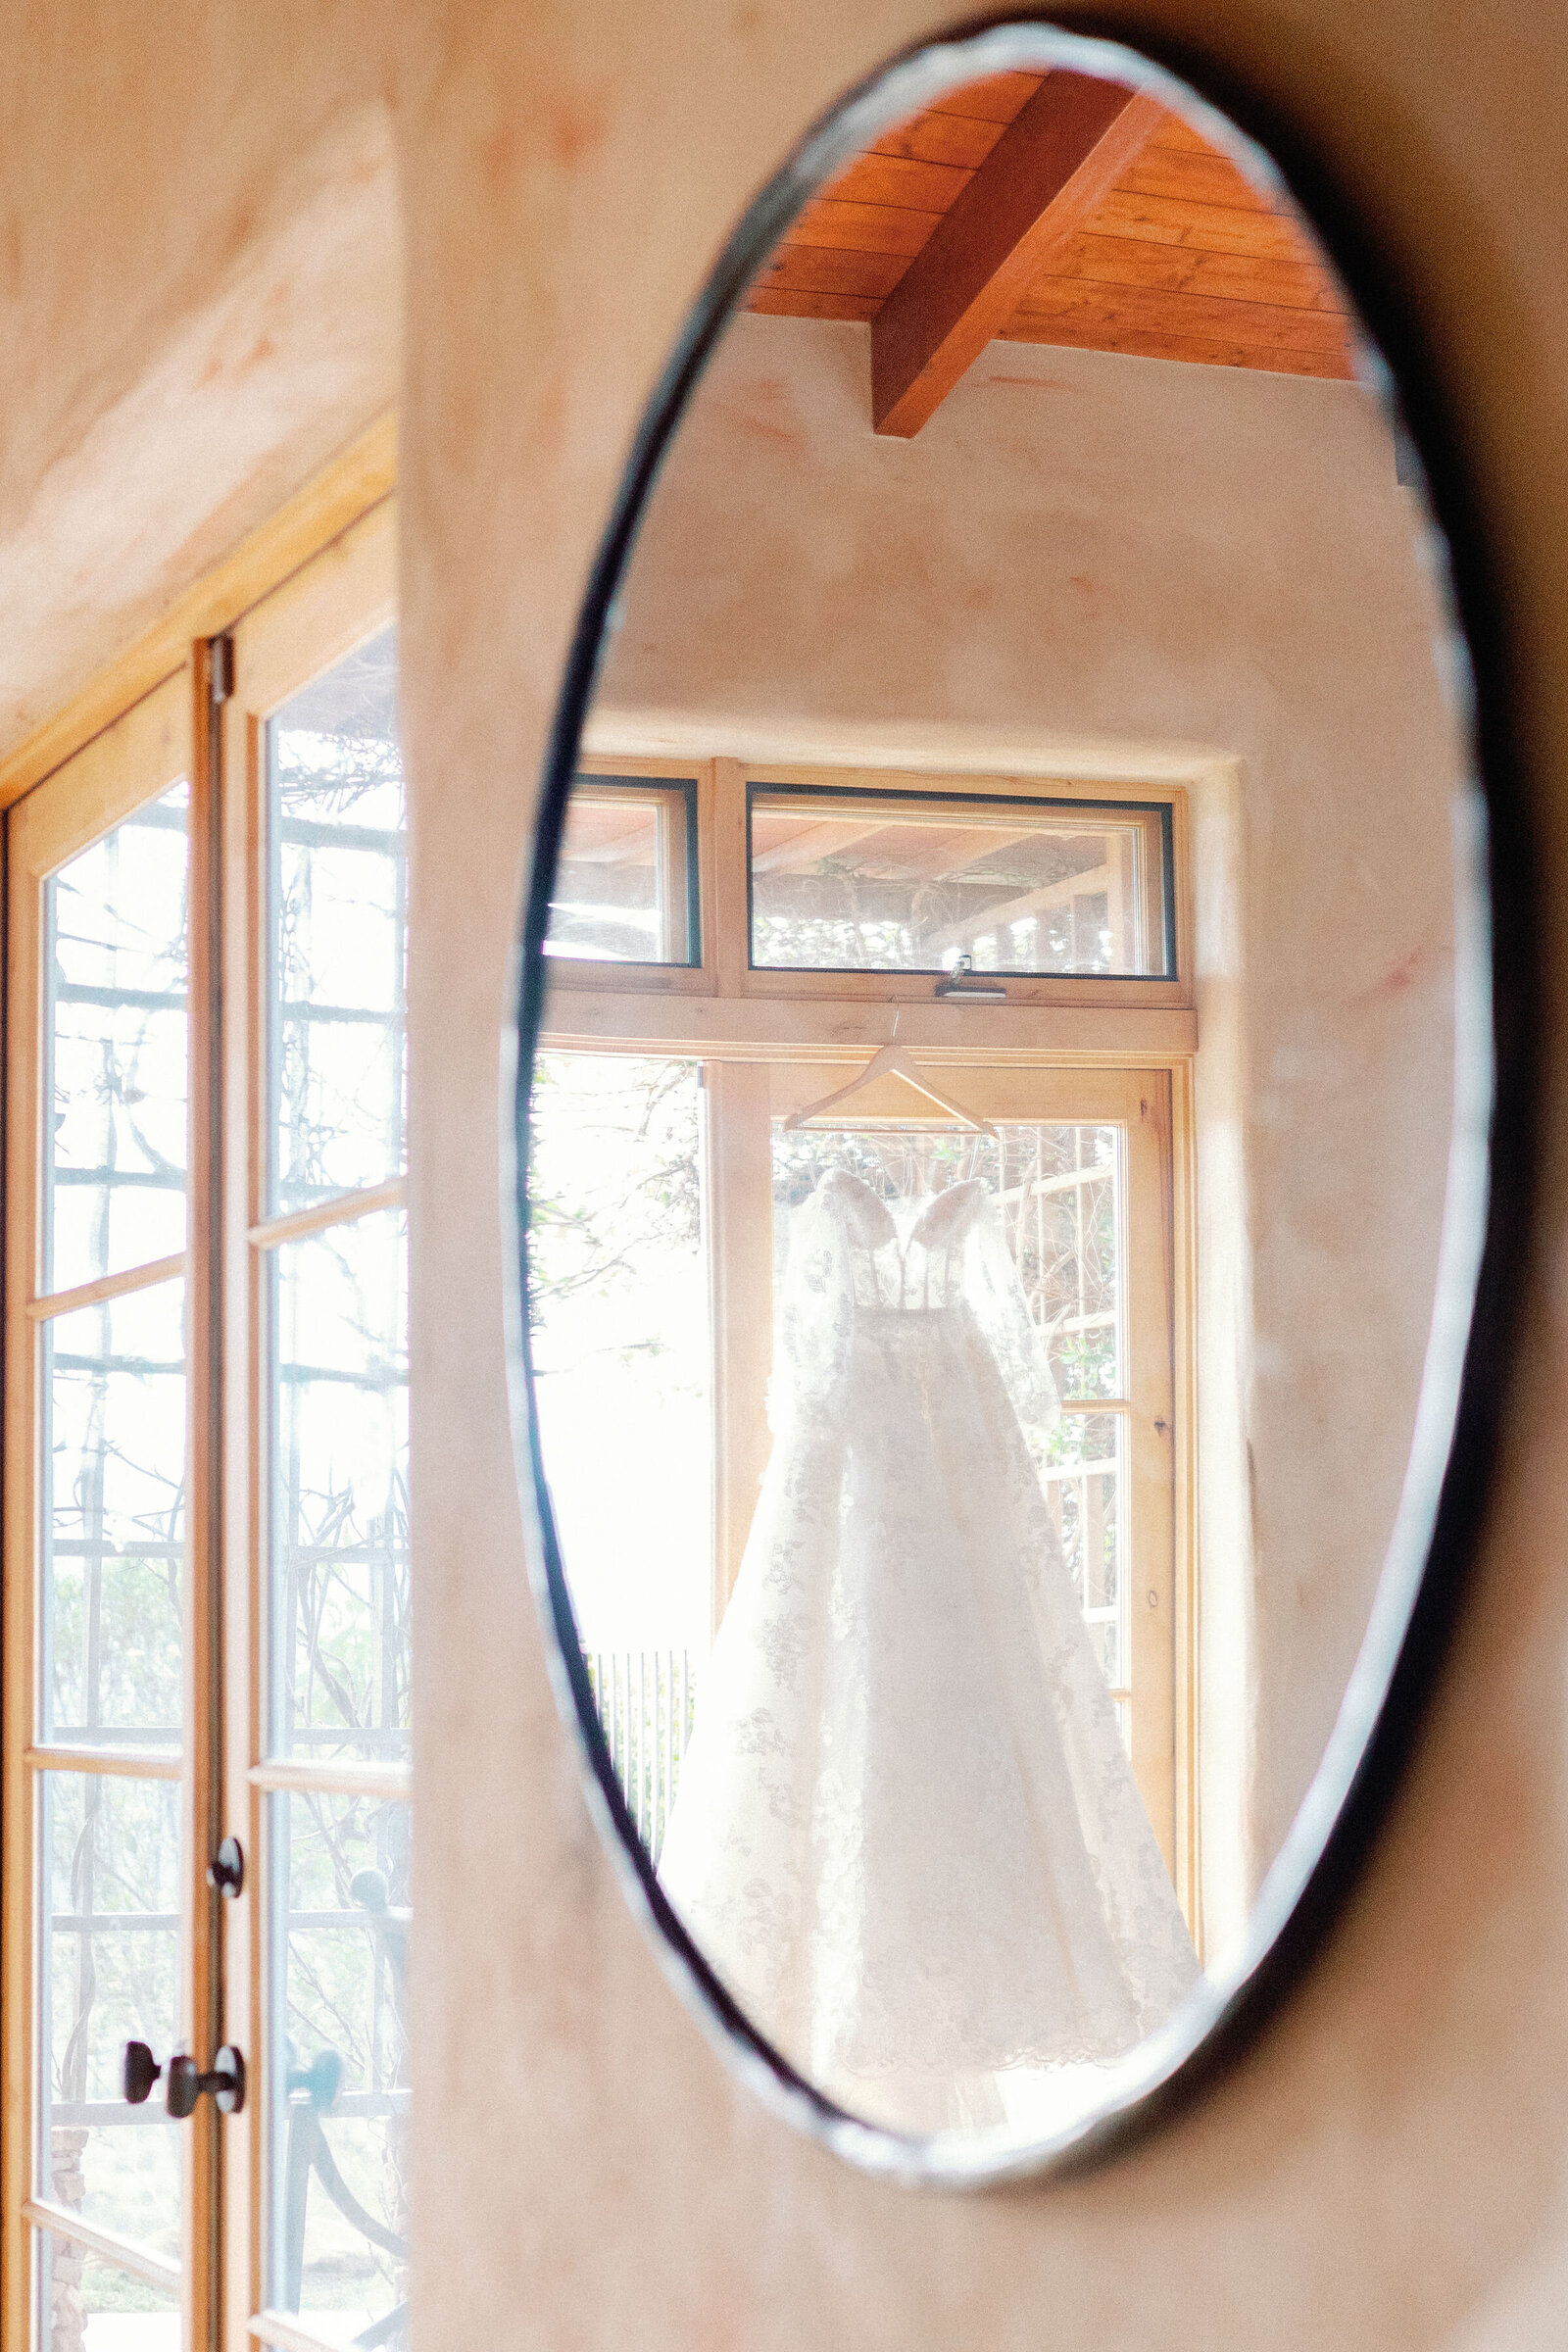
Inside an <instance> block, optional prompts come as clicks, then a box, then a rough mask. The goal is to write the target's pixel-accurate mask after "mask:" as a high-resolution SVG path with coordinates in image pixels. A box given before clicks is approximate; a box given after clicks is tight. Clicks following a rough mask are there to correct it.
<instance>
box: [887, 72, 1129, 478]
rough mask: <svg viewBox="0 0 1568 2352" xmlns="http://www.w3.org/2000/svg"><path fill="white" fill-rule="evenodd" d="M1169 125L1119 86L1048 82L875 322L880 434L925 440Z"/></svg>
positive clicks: (1081, 78)
mask: <svg viewBox="0 0 1568 2352" xmlns="http://www.w3.org/2000/svg"><path fill="white" fill-rule="evenodd" d="M1162 113H1163V109H1162V108H1160V107H1159V106H1158V105H1157V104H1156V102H1155V101H1154V100H1152V99H1151V98H1148V97H1145V96H1143V95H1142V94H1141V93H1135V92H1133V91H1130V90H1127V89H1124V88H1122V87H1120V86H1118V85H1117V84H1116V83H1114V82H1104V81H1097V80H1095V79H1093V78H1092V77H1091V76H1089V75H1087V74H1081V73H1052V74H1049V75H1048V76H1047V77H1046V79H1045V80H1044V81H1043V82H1042V83H1041V85H1040V87H1039V88H1038V89H1037V90H1036V92H1035V94H1034V96H1033V97H1032V98H1031V99H1030V100H1029V102H1028V103H1027V104H1026V105H1025V106H1024V107H1023V109H1022V110H1021V112H1020V113H1019V114H1018V116H1017V117H1016V119H1015V120H1014V121H1013V122H1012V123H1010V124H1009V125H1008V127H1007V130H1006V133H1005V136H1004V137H1002V138H1001V139H999V140H998V141H997V144H996V146H995V147H994V148H993V149H992V151H991V154H990V156H989V157H988V158H987V160H986V162H985V163H984V164H983V165H982V166H981V167H980V170H979V171H978V172H976V173H975V175H974V177H973V178H972V179H971V180H970V181H969V183H968V185H967V187H966V188H965V189H964V191H963V193H962V195H961V196H959V197H958V199H957V201H956V203H955V205H954V206H953V209H952V211H951V212H949V213H947V214H945V215H944V217H943V221H942V225H941V227H940V229H938V230H936V231H935V232H934V233H933V234H932V236H931V237H930V239H929V241H928V242H927V243H926V244H925V245H924V246H923V247H922V249H921V251H920V254H919V258H918V261H917V262H916V263H915V265H914V266H913V267H911V268H910V269H909V270H907V271H906V272H905V274H904V276H903V277H902V278H901V279H900V281H899V284H898V286H897V287H896V288H895V290H894V291H893V293H892V294H890V295H889V297H888V299H887V301H886V302H885V303H884V304H883V306H882V308H881V310H880V311H879V312H878V313H877V316H876V318H875V319H874V320H873V321H872V328H871V384H872V420H873V423H874V425H875V428H876V430H877V431H878V432H879V433H888V434H895V435H898V436H899V437H900V438H903V439H907V438H909V437H910V436H911V435H912V434H914V433H917V432H918V431H919V429H920V427H921V425H922V424H924V423H925V421H926V419H927V418H928V417H930V416H932V414H933V413H934V412H935V410H936V409H937V408H938V407H939V406H940V405H941V403H942V401H943V400H944V399H945V398H946V397H947V395H948V393H949V392H950V391H951V390H952V389H953V387H954V385H955V384H956V382H957V381H958V379H959V377H960V376H961V375H962V374H963V372H964V370H965V368H968V367H969V366H971V364H972V363H973V362H974V360H975V359H977V358H978V356H979V354H980V353H981V352H982V351H983V350H984V349H985V347H986V345H987V344H988V343H989V342H990V341H991V339H992V337H993V336H994V335H995V334H996V333H997V332H998V331H999V329H1000V328H1001V326H1002V324H1003V322H1004V321H1005V319H1008V318H1010V317H1011V315H1012V313H1013V312H1014V311H1015V310H1016V309H1017V307H1018V302H1019V298H1020V296H1021V295H1022V294H1023V292H1024V291H1025V289H1026V288H1027V286H1028V284H1029V282H1030V280H1031V279H1032V278H1033V277H1035V276H1036V275H1038V273H1039V271H1040V270H1041V268H1042V266H1043V265H1044V263H1045V261H1046V259H1047V257H1048V256H1049V255H1050V254H1051V253H1053V252H1054V249H1055V248H1056V247H1057V246H1058V245H1059V244H1060V243H1061V242H1062V241H1063V240H1064V239H1065V238H1067V237H1069V236H1070V235H1071V234H1072V233H1073V231H1074V229H1076V228H1078V227H1080V226H1081V225H1082V223H1083V222H1084V221H1085V220H1086V219H1087V218H1089V217H1090V216H1091V215H1092V214H1093V213H1095V212H1096V211H1097V210H1098V209H1099V207H1100V205H1101V203H1102V201H1103V197H1104V196H1105V194H1106V193H1107V192H1108V190H1109V189H1110V188H1111V187H1112V186H1113V185H1114V184H1115V182H1116V181H1117V179H1119V178H1120V176H1121V174H1122V173H1123V172H1124V171H1125V170H1126V168H1127V165H1128V163H1129V162H1130V161H1131V159H1132V158H1133V157H1134V156H1136V155H1137V153H1138V152H1139V150H1140V148H1141V147H1142V146H1143V144H1144V141H1145V140H1146V139H1147V138H1148V136H1149V133H1150V132H1151V130H1152V129H1153V127H1154V125H1155V123H1157V122H1158V121H1159V119H1160V116H1161V114H1162Z"/></svg>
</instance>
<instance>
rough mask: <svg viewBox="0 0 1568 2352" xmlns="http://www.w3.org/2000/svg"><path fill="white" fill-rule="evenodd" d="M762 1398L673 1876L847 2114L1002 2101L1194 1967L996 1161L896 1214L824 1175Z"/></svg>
mask: <svg viewBox="0 0 1568 2352" xmlns="http://www.w3.org/2000/svg"><path fill="white" fill-rule="evenodd" d="M770 1402H771V1409H772V1416H773V1423H774V1432H775V1436H774V1446H773V1453H772V1458H771V1460H770V1462H769V1464H768V1469H767V1474H766V1477H765V1478H764V1480H763V1482H762V1489H761V1495H760V1501H759V1504H758V1510H757V1516H756V1519H755V1522H754V1524H753V1527H752V1532H751V1537H750V1541H749V1542H748V1544H747V1547H746V1554H745V1558H744V1560H743V1562H742V1565H741V1570H740V1575H739V1578H738V1581H737V1583H736V1587H735V1592H734V1595H733V1597H732V1599H731V1601H730V1604H729V1607H728V1609H727V1611H726V1613H725V1616H724V1621H723V1624H722V1626H721V1628H720V1630H719V1633H718V1637H717V1640H716V1642H715V1643H714V1646H713V1651H712V1656H711V1660H710V1663H709V1667H708V1671H707V1675H706V1677H705V1680H704V1685H703V1689H702V1692H701V1696H700V1701H699V1705H698V1710H697V1720H696V1726H695V1729H694V1732H693V1737H692V1741H691V1745H690V1747H689V1748H688V1750H687V1754H686V1758H685V1762H684V1764H683V1766H682V1769H681V1778H680V1787H679V1791H678V1794H677V1796H676V1800H675V1805H674V1808H673V1811H672V1813H671V1816H670V1822H669V1827H668V1830H667V1833H666V1835H665V1838H664V1844H663V1849H662V1854H661V1857H660V1864H659V1876H660V1882H661V1885H662V1887H663V1889H664V1891H665V1893H666V1894H667V1895H668V1897H669V1900H670V1902H671V1903H672V1904H673V1905H674V1907H675V1909H676V1911H677V1912H678V1913H679V1915H680V1917H681V1919H682V1920H683V1921H684V1923H685V1925H686V1927H687V1929H688V1930H689V1932H690V1933H691V1935H692V1936H693V1937H694V1939H695V1940H696V1942H697V1943H698V1944H699V1945H700V1947H701V1948H702V1950H703V1951H704V1953H705V1954H706V1955H707V1957H708V1959H709V1961H710V1962H711V1965H712V1967H713V1968H714V1970H715V1972H716V1973H717V1975H718V1976H719V1978H720V1979H721V1980H722V1982H723V1983H724V1984H725V1985H727V1987H728V1988H729V1989H730V1991H731V1992H732V1993H733V1994H734V1996H735V1998H736V2000H737V2001H739V2003H740V2004H741V2006H742V2007H743V2008H744V2009H745V2011H746V2012H747V2014H748V2015H749V2017H750V2018H751V2019H752V2021H753V2023H754V2024H755V2025H756V2026H757V2027H758V2028H759V2029H760V2031H761V2032H762V2033H763V2034H765V2035H766V2036H767V2038H768V2039H769V2040H770V2041H771V2042H772V2043H773V2044H774V2046H775V2047H776V2048H778V2049H779V2050H780V2051H781V2052H782V2053H783V2054H784V2055H785V2056H786V2057H787V2058H788V2059H789V2060H790V2061H791V2063H792V2064H793V2065H794V2066H795V2067H796V2068H797V2070H798V2071H799V2072H800V2073H801V2074H802V2075H804V2076H806V2077H807V2078H808V2079H809V2081H811V2082H814V2083H815V2084H817V2085H818V2087H820V2088H821V2089H823V2090H825V2091H826V2092H827V2094H828V2095H829V2096H830V2097H832V2098H834V2099H836V2100H837V2101H838V2102H839V2103H840V2104H841V2105H843V2106H844V2107H846V2108H848V2109H850V2110H851V2111H852V2112H854V2113H857V2114H858V2115H860V2116H862V2117H865V2118H867V2119H869V2120H872V2121H875V2122H879V2123H883V2124H886V2125H889V2126H891V2127H892V2128H893V2129H895V2130H900V2131H908V2132H914V2133H924V2132H929V2131H942V2130H945V2129H949V2128H953V2127H956V2126H960V2125H967V2126H977V2125H984V2124H988V2123H997V2122H1001V2121H1002V2120H1004V2117H1005V2114H1006V2112H1007V2106H1006V2102H1005V2098H1004V2092H1003V2086H1004V2083H1005V2082H1006V2080H1007V2078H1008V2077H1009V2076H1011V2077H1012V2079H1013V2082H1015V2083H1021V2082H1026V2081H1030V2080H1034V2081H1038V2079H1039V2078H1038V2075H1036V2074H1034V2073H1033V2071H1032V2070H1040V2069H1048V2070H1059V2069H1062V2068H1064V2067H1068V2066H1073V2065H1078V2064H1083V2063H1085V2062H1089V2063H1093V2062H1096V2061H1104V2060H1106V2059H1109V2058H1112V2057H1115V2056H1117V2055H1119V2054H1120V2053H1122V2052H1123V2051H1125V2050H1126V2049H1127V2048H1128V2047H1129V2046H1130V2045H1131V2044H1132V2043H1133V2042H1135V2041H1136V2040H1138V2039H1139V2038H1140V2037H1141V2036H1142V2035H1143V2034H1146V2033H1148V2032H1150V2031H1151V2030H1152V2028H1154V2027H1155V2026H1157V2025H1159V2024H1160V2023H1162V2021H1163V2020H1164V2019H1165V2018H1166V2016H1167V2015H1168V2014H1169V2012H1170V2011H1171V2010H1172V2009H1173V2008H1174V2007H1175V2005H1176V2003H1177V2002H1178V2001H1179V2000H1180V1999H1181V1997H1182V1995H1183V1993H1184V1992H1185V1991H1186V1990H1187V1989H1188V1987H1189V1986H1190V1985H1192V1983H1193V1982H1194V1980H1195V1978H1196V1976H1197V1974H1198V1962H1197V1959H1196V1957H1195V1954H1194V1951H1193V1946H1192V1943H1191V1940H1190V1939H1189V1936H1188V1934H1187V1929H1186V1926H1185V1923H1184V1921H1183V1919H1182V1915H1181V1912H1180V1909H1179V1908H1178V1906H1177V1902H1176V1898H1175V1894H1174V1891H1173V1889H1172V1887H1171V1884H1170V1880H1169V1877H1168V1875H1167V1873H1166V1870H1165V1865H1164V1862H1163V1860H1162V1859H1161V1856H1160V1853H1159V1849H1158V1847H1157V1845H1156V1844H1155V1841H1154V1836H1153V1832H1152V1829H1151V1827H1150V1824H1149V1818H1148V1815H1147V1814H1146V1813H1145V1811H1144V1807H1143V1802H1142V1800H1141V1798H1140V1797H1139V1794H1138V1790H1137V1787H1136V1785H1135V1783H1134V1781H1133V1777H1132V1771H1131V1767H1130V1766H1129V1764H1128V1761H1127V1756H1126V1751H1125V1749H1124V1748H1123V1746H1122V1742H1121V1738H1120V1734H1119V1732H1118V1730H1117V1725H1116V1719H1115V1711H1114V1707H1113V1705H1112V1702H1111V1699H1110V1696H1109V1693H1108V1692H1107V1691H1106V1689H1105V1685H1104V1680H1103V1676H1102V1674H1101V1672H1100V1669H1099V1667H1098V1665H1097V1664H1096V1661H1095V1657H1094V1654H1093V1651H1092V1649H1091V1647H1090V1642H1089V1637H1088V1633H1087V1630H1086V1628H1085V1626H1084V1622H1083V1617H1082V1615H1081V1612H1080V1609H1079V1604H1078V1599H1077V1595H1076V1593H1074V1590H1073V1587H1072V1583H1071V1580H1070V1578H1069V1576H1068V1573H1067V1569H1066V1566H1065V1564H1064V1562H1063V1559H1062V1554H1061V1550H1060V1546H1059V1544H1058V1543H1057V1539H1056V1533H1055V1529H1054V1524H1053V1522H1052V1519H1051V1516H1050V1512H1049V1510H1048V1508H1047V1504H1046V1500H1045V1496H1044V1495H1043V1493H1042V1490H1041V1485H1040V1481H1039V1478H1038V1476H1037V1474H1036V1471H1035V1468H1034V1464H1033V1462H1032V1460H1031V1457H1030V1454H1029V1450H1028V1446H1027V1445H1026V1443H1025V1439H1024V1435H1023V1428H1022V1426H1021V1423H1028V1424H1030V1425H1031V1426H1036V1427H1038V1426H1040V1425H1042V1424H1045V1425H1049V1424H1050V1423H1051V1422H1052V1421H1054V1419H1055V1417H1056V1415H1057V1412H1058V1410H1059V1408H1058V1405H1057V1401H1056V1394H1055V1389H1054V1384H1053V1381H1052V1377H1051V1370H1050V1365H1049V1362H1048V1360H1047V1356H1046V1351H1045V1348H1044V1345H1043V1343H1042V1341H1041V1339H1040V1336H1039V1334H1038V1333H1037V1332H1036V1330H1035V1327H1034V1325H1033V1323H1032V1322H1031V1320H1030V1317H1029V1311H1028V1307H1027V1305H1026V1303H1025V1300H1024V1297H1023V1292H1022V1289H1021V1286H1020V1284H1019V1282H1018V1278H1017V1275H1016V1272H1015V1270H1014V1268H1013V1265H1012V1262H1011V1259H1010V1258H1009V1256H1008V1254H1007V1250H1006V1248H1005V1243H1004V1241H1003V1239H1002V1236H1001V1233H1000V1232H999V1230H998V1228H997V1226H996V1223H995V1221H994V1218H993V1215H992V1211H991V1207H990V1203H989V1201H988V1199H987V1196H986V1193H985V1189H984V1187H983V1186H982V1185H981V1184H979V1183H966V1184H959V1185H956V1186H955V1187H954V1188H953V1189H952V1190H951V1191H949V1192H945V1193H942V1194H939V1195H938V1196H936V1198H935V1199H933V1200H931V1201H928V1202H927V1203H926V1204H925V1205H924V1206H923V1207H921V1208H920V1209H919V1210H918V1211H917V1212H915V1213H914V1214H913V1215H912V1218H911V1217H910V1216H908V1215H906V1216H905V1217H903V1218H902V1219H901V1220H900V1221H899V1222H895V1218H894V1216H893V1214H892V1213H891V1212H890V1211H889V1210H888V1209H887V1207H885V1206H884V1204H883V1202H882V1201H880V1200H879V1199H878V1198H877V1196H876V1195H875V1194H874V1193H873V1192H872V1191H871V1190H870V1188H869V1187H868V1186H867V1185H864V1184H862V1183H861V1182H860V1181H859V1179H858V1177H855V1176H851V1175H848V1174H845V1173H843V1172H834V1173H832V1174H830V1175H828V1176H826V1177H824V1179H823V1181H822V1183H821V1184H820V1185H819V1186H818V1188H817V1190H816V1192H815V1193H814V1194H813V1196H812V1198H811V1200H810V1201H809V1202H808V1203H807V1205H806V1206H805V1208H803V1209H802V1210H801V1211H800V1212H799V1215H798V1218H797V1224H796V1231H795V1234H794V1236H793V1238H792V1247H791V1251H790V1260H789V1268H788V1273H787V1276H786V1280H785V1285H784V1296H783V1299H782V1302H781V1312H780V1318H779V1331H778V1344H777V1348H776V1357H775V1369H774V1376H773V1389H772V1396H771V1399H770ZM1015 2070H1031V2072H1030V2073H1029V2074H1019V2073H1018V2072H1016V2071H1015Z"/></svg>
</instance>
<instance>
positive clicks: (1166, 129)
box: [1149, 114, 1214, 155]
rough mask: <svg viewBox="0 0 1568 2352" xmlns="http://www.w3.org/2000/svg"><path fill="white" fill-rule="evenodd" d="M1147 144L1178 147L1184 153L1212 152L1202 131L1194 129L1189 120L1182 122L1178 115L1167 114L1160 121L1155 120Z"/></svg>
mask: <svg viewBox="0 0 1568 2352" xmlns="http://www.w3.org/2000/svg"><path fill="white" fill-rule="evenodd" d="M1149 144H1150V146H1151V147H1175V148H1179V149H1180V150H1181V152H1182V153H1183V154H1184V155H1212V154H1213V153H1214V150H1213V148H1212V147H1211V146H1210V145H1209V143H1208V141H1207V139H1205V138H1204V136H1203V134H1202V132H1201V131H1199V130H1195V129H1194V128H1193V126H1192V124H1191V123H1184V122H1183V121H1182V119H1181V117H1180V115H1171V114H1167V115H1166V117H1165V119H1164V121H1163V122H1162V123H1155V125H1154V127H1153V129H1152V131H1151V132H1150V134H1149Z"/></svg>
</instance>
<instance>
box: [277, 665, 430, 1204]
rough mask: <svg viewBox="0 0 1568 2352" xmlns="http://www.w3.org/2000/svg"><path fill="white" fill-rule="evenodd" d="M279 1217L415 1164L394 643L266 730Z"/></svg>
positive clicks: (323, 684)
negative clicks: (408, 1092)
mask: <svg viewBox="0 0 1568 2352" xmlns="http://www.w3.org/2000/svg"><path fill="white" fill-rule="evenodd" d="M267 738H268V776H269V784H270V798H271V824H270V840H271V845H272V875H271V926H272V954H271V995H272V1003H271V1022H270V1036H271V1044H270V1051H271V1064H272V1066H271V1100H272V1113H273V1115H272V1122H271V1125H272V1132H273V1146H272V1161H271V1178H270V1201H271V1204H272V1206H273V1208H274V1209H276V1210H279V1211H287V1210H290V1209H297V1208H306V1207H309V1206H310V1205H311V1203H312V1202H313V1201H319V1200H322V1199H324V1198H326V1197H328V1196H329V1195H331V1194H333V1193H341V1192H351V1191H354V1190H356V1189H358V1188H359V1187H361V1186H364V1185H373V1184H383V1183H385V1182H386V1181H387V1180H388V1179H389V1178H391V1177H394V1176H397V1175H399V1174H401V1172H402V1169H403V1166H404V1121H405V1087H406V1068H405V1044H404V950H405V940H406V930H407V900H408V844H407V837H406V833H405V822H406V820H405V812H404V793H403V758H402V753H401V751H400V749H399V745H398V732H397V631H396V630H395V629H384V630H382V632H381V634H380V635H379V636H377V637H373V638H371V640H370V641H369V643H368V644H367V645H363V646H361V647H360V648H359V649H358V650H357V651H356V652H355V653H352V654H350V655H349V656H348V657H347V658H346V659H345V660H344V661H342V662H337V663H336V664H335V665H334V666H333V667H332V668H331V669H329V670H327V671H325V672H324V674H323V675H322V676H320V677H319V678H317V679H315V680H313V682H312V683H311V684H310V685H309V686H307V687H305V688H303V689H302V691H301V692H300V693H298V694H296V695H294V696H292V697H291V698H290V700H289V701H288V702H286V703H285V704H284V705H283V706H282V708H281V710H279V711H278V712H277V713H276V715H275V716H274V717H273V718H272V720H271V721H270V724H269V727H268V730H267Z"/></svg>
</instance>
